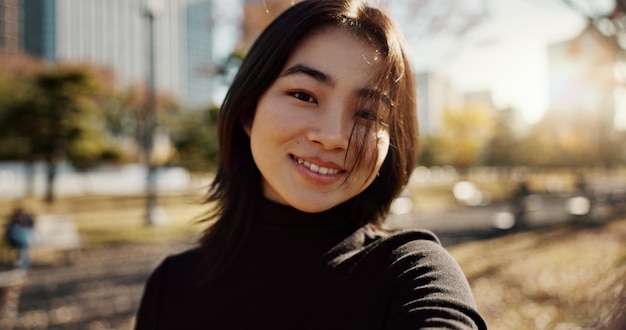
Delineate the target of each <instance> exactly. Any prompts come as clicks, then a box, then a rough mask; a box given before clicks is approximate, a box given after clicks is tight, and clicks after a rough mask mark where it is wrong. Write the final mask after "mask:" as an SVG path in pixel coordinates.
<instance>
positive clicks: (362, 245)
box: [332, 226, 447, 264]
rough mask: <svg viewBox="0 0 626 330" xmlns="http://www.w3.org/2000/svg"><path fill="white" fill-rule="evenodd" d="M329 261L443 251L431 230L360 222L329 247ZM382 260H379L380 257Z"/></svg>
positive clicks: (439, 253)
mask: <svg viewBox="0 0 626 330" xmlns="http://www.w3.org/2000/svg"><path fill="white" fill-rule="evenodd" d="M332 252H334V253H332V255H333V257H334V260H333V263H334V264H336V263H341V262H344V261H348V260H349V259H352V260H355V259H358V260H361V259H363V258H367V259H371V258H376V259H378V260H380V259H385V260H387V261H388V262H394V260H396V259H399V258H403V257H407V256H425V257H434V256H439V255H441V254H443V257H444V258H445V257H446V254H447V251H446V250H445V249H444V248H443V246H442V245H441V243H440V241H439V238H438V237H437V236H436V235H435V234H434V233H433V232H431V231H428V230H421V229H403V230H387V229H381V228H374V227H371V226H364V227H362V228H360V229H359V230H358V231H356V232H355V233H354V234H353V235H352V236H350V237H349V238H348V239H346V240H345V241H344V242H342V243H341V244H340V245H339V246H337V247H336V248H335V249H334V251H332ZM380 261H382V260H380Z"/></svg>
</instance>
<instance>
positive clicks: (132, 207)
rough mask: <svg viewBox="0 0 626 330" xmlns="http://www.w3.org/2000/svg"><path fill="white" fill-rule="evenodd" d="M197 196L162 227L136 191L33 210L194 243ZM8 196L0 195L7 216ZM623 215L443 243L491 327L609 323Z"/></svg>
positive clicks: (169, 202)
mask: <svg viewBox="0 0 626 330" xmlns="http://www.w3.org/2000/svg"><path fill="white" fill-rule="evenodd" d="M201 198H202V195H201V194H186V195H176V196H161V197H159V205H160V206H161V207H162V208H163V210H164V211H165V214H166V215H167V221H166V223H165V224H164V225H163V226H159V227H149V226H146V225H145V199H144V198H143V197H141V196H126V197H118V196H114V197H111V196H108V197H107V196H81V197H68V198H62V199H59V200H58V201H57V202H56V203H55V204H54V205H52V206H46V205H43V204H41V203H39V202H32V203H31V204H30V206H31V207H32V208H33V209H34V210H35V211H36V213H39V214H41V213H60V214H67V215H70V216H71V217H72V218H73V219H74V221H75V223H76V225H77V227H78V230H79V232H80V235H81V238H82V239H83V242H84V244H85V246H86V247H93V246H95V247H102V246H106V245H107V244H116V243H137V244H140V243H146V242H157V241H162V242H171V241H178V240H184V241H188V242H190V241H193V240H195V238H196V237H197V234H198V233H199V232H200V231H201V230H202V228H203V227H204V225H197V224H194V223H195V221H196V220H197V219H198V217H199V216H201V215H202V214H203V212H204V211H206V210H207V206H206V205H201V204H200V203H199V201H200V200H201ZM11 206H12V201H2V200H0V214H2V215H8V214H9V212H10V210H11ZM625 242H626V219H621V220H616V221H612V222H609V223H605V224H602V225H598V226H594V227H582V226H574V225H572V226H567V225H566V226H560V227H556V228H551V229H543V230H539V231H533V232H520V233H517V234H513V235H508V236H505V237H500V238H496V239H491V240H485V241H476V242H469V243H465V244H461V245H457V246H452V247H450V248H449V250H450V252H451V253H452V255H453V256H454V257H455V258H456V259H457V261H458V262H459V264H460V265H461V268H462V269H463V270H464V272H465V274H466V276H467V277H468V280H469V282H470V285H471V286H472V289H473V291H474V295H475V298H476V301H477V304H478V307H479V310H480V311H481V313H482V314H483V316H484V317H485V319H486V320H487V323H488V325H489V327H490V329H583V328H584V329H590V328H591V329H607V328H608V326H609V324H610V322H612V320H613V319H614V318H615V317H616V314H617V312H618V311H620V310H621V311H622V312H623V313H624V311H625V310H626V308H625V305H624V304H625V302H626V244H624V243H625Z"/></svg>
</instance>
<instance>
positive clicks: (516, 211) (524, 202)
mask: <svg viewBox="0 0 626 330" xmlns="http://www.w3.org/2000/svg"><path fill="white" fill-rule="evenodd" d="M530 195H531V191H530V187H529V185H528V181H526V180H522V181H520V182H519V183H518V184H517V187H516V188H515V191H514V193H513V198H512V199H511V208H512V209H513V216H514V217H515V223H514V228H522V227H524V226H525V225H526V216H527V213H528V198H529V197H530Z"/></svg>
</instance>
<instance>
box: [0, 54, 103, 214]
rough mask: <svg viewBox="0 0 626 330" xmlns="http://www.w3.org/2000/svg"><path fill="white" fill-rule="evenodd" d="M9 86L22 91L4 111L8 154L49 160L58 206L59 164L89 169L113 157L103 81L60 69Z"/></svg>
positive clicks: (49, 195)
mask: <svg viewBox="0 0 626 330" xmlns="http://www.w3.org/2000/svg"><path fill="white" fill-rule="evenodd" d="M9 84H12V85H13V87H12V88H15V89H17V90H18V92H16V94H15V95H16V97H15V98H14V99H12V100H11V101H10V102H9V104H7V105H6V106H5V107H3V109H4V110H3V111H2V121H0V126H1V127H0V132H1V133H0V134H1V135H2V138H3V140H4V141H6V142H5V143H3V148H2V152H4V153H5V156H12V157H14V158H15V159H21V160H25V161H28V162H33V161H37V160H43V161H45V162H46V164H47V176H46V178H47V188H46V195H45V199H46V201H48V202H52V201H53V200H54V188H53V187H54V181H55V178H56V170H57V164H58V163H59V161H61V160H65V159H67V160H69V161H70V162H71V163H72V164H73V165H74V166H75V167H77V168H86V167H89V166H93V165H94V164H95V163H96V161H97V160H98V159H99V158H100V157H101V156H102V155H103V154H104V153H109V154H111V148H109V147H108V146H107V143H106V141H105V136H106V134H105V133H104V131H105V127H104V125H103V122H102V111H101V107H100V104H99V103H98V96H99V94H98V93H99V91H100V88H99V85H98V79H97V77H96V74H95V73H94V72H93V71H92V70H90V69H89V68H86V67H78V66H54V67H48V68H46V69H44V70H42V71H40V72H38V73H36V74H35V75H34V76H32V79H30V81H29V82H28V83H17V84H16V83H15V81H13V82H12V83H11V82H10V83H9ZM8 90H9V91H10V90H11V88H8Z"/></svg>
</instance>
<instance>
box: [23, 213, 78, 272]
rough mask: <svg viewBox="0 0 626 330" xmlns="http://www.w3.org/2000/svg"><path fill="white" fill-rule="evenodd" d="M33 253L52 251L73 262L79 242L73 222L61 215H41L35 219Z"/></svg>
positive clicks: (66, 216)
mask: <svg viewBox="0 0 626 330" xmlns="http://www.w3.org/2000/svg"><path fill="white" fill-rule="evenodd" d="M34 236H35V237H34V238H35V239H34V244H33V246H32V248H33V250H34V251H52V252H61V253H63V254H64V256H65V259H66V261H73V259H74V258H75V256H76V255H77V253H78V252H79V251H80V247H81V242H80V235H79V234H78V228H77V227H76V224H75V223H74V220H73V219H72V218H71V217H70V216H68V215H63V214H41V215H39V216H37V217H36V219H35V235H34Z"/></svg>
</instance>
